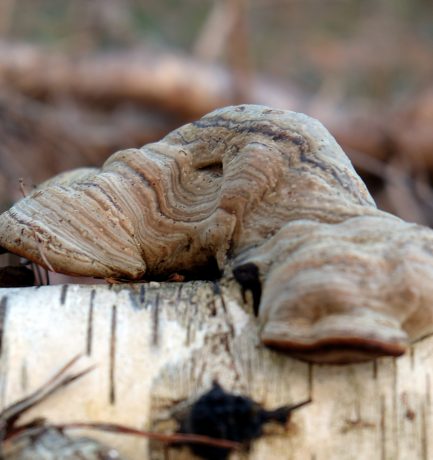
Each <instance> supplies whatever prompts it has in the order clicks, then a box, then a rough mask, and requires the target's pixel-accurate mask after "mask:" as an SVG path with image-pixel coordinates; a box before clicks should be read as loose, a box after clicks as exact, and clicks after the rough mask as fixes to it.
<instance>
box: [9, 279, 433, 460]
mask: <svg viewBox="0 0 433 460" xmlns="http://www.w3.org/2000/svg"><path fill="white" fill-rule="evenodd" d="M432 351H433V338H426V339H424V340H422V341H420V342H418V343H416V344H414V345H413V346H412V348H411V350H410V352H409V353H407V354H406V355H405V356H403V357H400V358H396V359H393V358H385V359H379V360H376V361H373V362H368V363H364V364H356V365H346V366H329V365H320V366H319V365H312V364H306V363H303V362H301V361H298V360H295V359H292V358H290V357H288V356H286V355H283V354H280V353H278V352H274V351H272V350H269V349H266V348H264V347H263V346H262V345H261V344H260V340H259V336H258V326H257V323H256V320H255V318H254V316H253V313H252V308H251V305H250V304H246V305H245V304H244V303H243V301H242V297H241V295H240V292H239V289H238V287H237V285H236V284H234V283H232V282H224V283H223V284H222V286H219V285H216V284H213V283H210V282H201V281H198V282H189V283H161V284H159V283H149V284H133V285H116V286H106V285H95V286H79V285H63V286H45V287H39V288H19V289H18V288H17V289H0V409H1V408H4V407H6V406H8V405H9V404H11V403H12V402H14V401H16V400H18V399H20V398H22V397H24V396H26V395H28V394H29V393H30V392H32V391H34V390H35V389H36V388H37V387H39V386H40V385H42V384H43V383H44V382H46V381H47V380H48V379H49V378H50V377H51V376H52V375H53V374H54V373H55V372H57V371H58V370H59V369H60V368H61V367H62V366H64V365H65V363H66V362H67V361H69V360H70V359H71V358H72V357H74V356H75V355H77V354H80V353H82V354H84V355H86V356H85V357H84V358H82V360H80V361H79V362H78V363H77V370H79V369H80V368H83V367H84V366H88V365H89V364H96V365H97V367H96V368H95V369H94V370H93V371H92V372H91V373H90V374H87V375H85V376H84V377H83V378H81V379H78V380H77V381H75V382H73V383H72V384H71V385H69V386H67V387H65V388H63V389H61V390H60V391H59V392H57V393H56V394H54V395H53V396H52V397H50V398H48V399H47V400H45V401H44V402H42V403H41V404H39V405H38V406H36V407H35V408H34V409H32V410H31V411H30V412H29V413H28V414H26V416H25V417H24V420H30V419H33V418H35V417H42V416H43V417H45V418H47V419H48V420H49V421H50V422H53V423H67V422H89V421H100V422H111V423H119V424H124V425H128V426H131V427H135V428H138V429H147V430H155V431H157V430H167V429H171V430H172V431H173V430H175V429H176V425H175V424H174V422H173V421H171V420H170V413H171V411H172V409H173V408H174V407H175V406H176V405H177V407H178V406H179V402H181V401H192V400H194V399H196V398H197V397H198V396H200V395H201V394H202V393H203V392H205V391H207V390H208V389H209V388H210V387H211V385H212V381H213V380H215V379H216V380H218V382H219V383H220V384H221V385H222V386H223V387H224V388H225V389H226V390H229V391H232V392H236V393H242V394H244V395H248V396H250V397H252V398H253V399H255V400H256V401H258V402H260V403H261V404H263V405H264V406H265V407H266V408H267V409H272V408H275V407H277V406H281V405H285V404H293V403H296V402H300V401H303V400H305V399H308V398H309V397H311V398H312V399H313V402H312V403H311V404H309V405H307V406H305V407H304V408H302V409H300V410H299V411H296V412H295V413H294V414H293V415H292V418H291V421H290V422H289V424H288V425H287V428H286V430H282V429H281V428H278V429H277V428H272V427H270V429H268V430H267V433H266V435H264V436H263V437H262V438H261V439H260V440H258V441H256V442H254V443H253V446H252V449H251V452H250V453H249V454H248V455H247V454H242V455H243V457H241V456H238V457H236V455H233V456H232V458H251V459H276V460H277V459H284V460H287V459H296V460H297V459H299V460H305V459H315V460H322V459H323V460H329V459H338V460H344V459H368V460H376V459H378V460H384V459H392V460H396V459H402V460H403V459H409V458H410V459H429V458H433V446H432V445H431V443H430V440H431V439H433V425H432V423H433V421H432V405H431V397H432V396H431V394H432V377H431V373H432V369H433V353H432ZM70 434H71V435H74V434H75V433H74V432H72V431H71V432H70ZM86 434H87V435H89V436H92V437H94V438H96V439H101V440H103V441H104V442H105V443H106V444H109V445H111V446H113V447H115V448H117V449H118V450H119V452H120V453H121V455H122V456H123V457H124V458H126V459H130V460H134V459H147V458H149V459H163V458H169V459H180V458H182V459H187V458H192V454H191V453H190V452H189V451H188V450H187V448H184V449H182V450H180V449H174V448H170V449H168V450H167V448H165V449H164V448H163V446H162V445H161V444H157V443H156V442H151V443H149V442H146V441H145V440H143V439H141V438H136V437H133V436H125V435H118V434H112V433H101V432H97V431H91V432H90V431H89V432H87V433H86Z"/></svg>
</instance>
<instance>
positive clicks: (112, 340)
mask: <svg viewBox="0 0 433 460" xmlns="http://www.w3.org/2000/svg"><path fill="white" fill-rule="evenodd" d="M116 328H117V306H116V305H113V307H112V309H111V334H110V366H109V382H110V398H109V399H110V404H111V405H114V404H116V383H115V377H116V375H115V374H116V332H117V330H116Z"/></svg>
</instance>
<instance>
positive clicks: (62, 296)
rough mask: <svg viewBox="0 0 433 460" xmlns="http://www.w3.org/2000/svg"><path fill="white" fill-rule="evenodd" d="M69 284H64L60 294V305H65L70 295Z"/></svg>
mask: <svg viewBox="0 0 433 460" xmlns="http://www.w3.org/2000/svg"><path fill="white" fill-rule="evenodd" d="M68 289H69V284H64V285H63V286H62V290H61V292H60V305H65V302H66V295H67V294H68Z"/></svg>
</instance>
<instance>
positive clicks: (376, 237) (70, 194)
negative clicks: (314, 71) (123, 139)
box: [0, 105, 433, 362]
mask: <svg viewBox="0 0 433 460" xmlns="http://www.w3.org/2000/svg"><path fill="white" fill-rule="evenodd" d="M0 246H3V247H4V248H6V249H7V250H9V251H10V252H14V253H17V254H19V255H22V256H24V257H27V258H28V259H30V260H32V261H34V262H36V263H38V264H40V265H43V266H45V267H47V268H50V269H51V268H52V269H54V270H55V271H59V272H62V273H66V274H72V275H83V276H94V277H99V278H117V279H131V280H138V279H142V278H143V277H144V276H160V275H170V274H172V273H179V274H181V275H182V274H185V273H191V272H195V273H197V272H200V270H202V269H203V267H209V266H211V265H212V261H213V262H214V264H215V262H216V264H217V266H218V268H219V269H220V270H221V271H223V270H224V268H226V269H227V267H230V268H232V269H233V274H234V276H235V278H236V279H237V280H238V281H239V282H240V283H241V284H242V286H243V288H244V289H245V290H250V291H252V292H253V299H254V304H255V307H256V309H257V312H258V318H259V321H260V323H261V331H262V332H261V334H262V339H263V342H264V343H265V344H267V345H269V346H272V347H275V348H279V349H283V350H286V351H287V352H289V353H291V354H293V355H295V356H298V357H301V358H303V359H307V360H313V361H318V362H352V361H360V360H366V359H370V358H374V357H377V356H381V355H392V356H397V355H399V354H401V353H403V352H404V351H405V349H406V348H407V346H408V344H409V343H410V341H413V340H417V339H419V338H421V337H423V336H425V335H427V334H429V333H431V332H433V231H432V230H430V229H428V228H425V227H422V226H418V225H414V224H408V223H406V222H404V221H402V220H400V219H398V218H397V217H395V216H392V215H390V214H387V213H385V212H382V211H380V210H378V209H377V208H376V206H375V203H374V201H373V199H372V197H371V196H370V194H369V193H368V191H367V189H366V187H365V185H364V183H363V182H362V180H361V179H360V178H359V177H358V175H357V174H356V172H355V171H354V169H353V167H352V165H351V163H350V160H349V159H348V158H347V156H346V155H345V154H344V152H343V151H342V149H341V148H340V147H339V146H338V144H337V143H336V141H335V140H334V138H333V137H332V136H331V135H330V134H329V132H328V131H327V130H326V129H325V128H324V127H323V126H322V125H321V124H320V123H319V122H318V121H316V120H314V119H312V118H309V117H308V116H306V115H303V114H299V113H294V112H289V111H284V110H274V109H271V108H268V107H263V106H255V105H241V106H237V107H226V108H223V109H220V110H216V111H214V112H212V113H210V114H208V115H206V116H204V117H203V118H201V119H200V120H198V121H196V122H193V123H190V124H188V125H185V126H183V127H181V128H179V129H177V130H175V131H173V132H172V133H170V134H168V135H167V136H166V137H164V138H163V139H162V140H161V141H159V142H156V143H154V144H149V145H145V146H144V147H142V148H141V149H129V150H125V151H121V152H117V153H115V154H114V155H113V156H111V157H110V158H109V159H108V160H107V161H106V162H105V164H104V165H103V167H102V168H101V169H100V170H93V169H84V170H81V171H74V172H71V173H68V174H63V175H61V176H59V177H58V178H53V179H51V180H50V181H48V182H47V183H46V184H43V185H42V186H40V187H39V188H38V189H36V190H35V191H33V192H32V193H31V194H30V195H29V196H27V197H26V198H24V199H22V200H20V201H19V202H18V203H16V204H15V205H14V206H13V207H12V208H11V209H10V210H9V211H7V212H5V213H4V214H2V215H1V216H0Z"/></svg>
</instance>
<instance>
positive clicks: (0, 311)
mask: <svg viewBox="0 0 433 460" xmlns="http://www.w3.org/2000/svg"><path fill="white" fill-rule="evenodd" d="M7 309H8V298H7V297H6V296H3V297H2V298H1V300H0V358H1V356H2V353H3V337H4V332H5V327H6V314H7Z"/></svg>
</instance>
